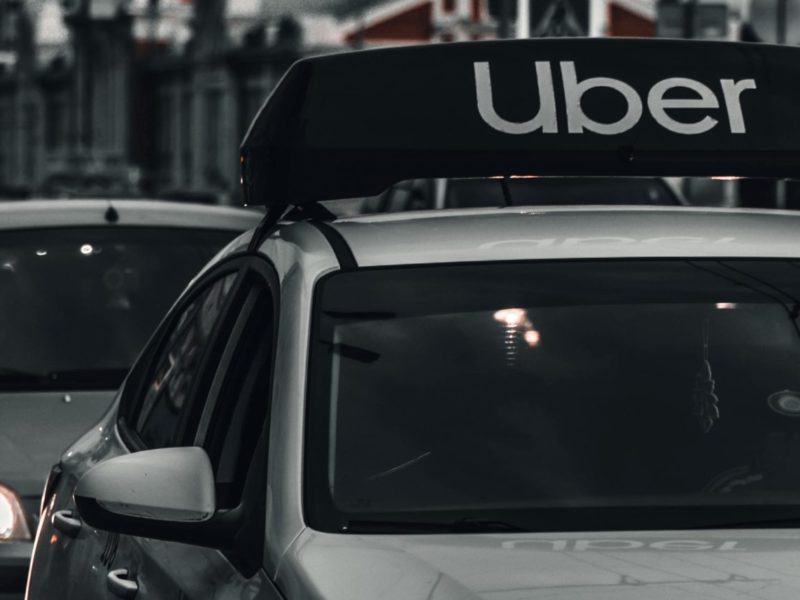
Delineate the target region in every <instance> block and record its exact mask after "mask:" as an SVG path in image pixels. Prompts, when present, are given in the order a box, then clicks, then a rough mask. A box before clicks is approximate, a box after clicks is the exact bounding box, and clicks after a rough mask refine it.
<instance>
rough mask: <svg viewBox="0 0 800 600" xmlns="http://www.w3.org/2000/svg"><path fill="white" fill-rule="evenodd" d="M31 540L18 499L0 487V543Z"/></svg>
mask: <svg viewBox="0 0 800 600" xmlns="http://www.w3.org/2000/svg"><path fill="white" fill-rule="evenodd" d="M29 539H31V532H30V529H28V522H27V521H26V520H25V511H24V510H23V508H22V503H21V502H20V501H19V497H18V496H17V495H16V494H15V493H14V492H13V491H11V490H10V489H8V488H7V487H5V486H4V485H0V543H2V542H11V541H17V540H29Z"/></svg>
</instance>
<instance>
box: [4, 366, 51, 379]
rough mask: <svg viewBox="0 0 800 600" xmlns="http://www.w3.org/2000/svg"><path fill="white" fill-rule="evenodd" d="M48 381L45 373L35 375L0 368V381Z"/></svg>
mask: <svg viewBox="0 0 800 600" xmlns="http://www.w3.org/2000/svg"><path fill="white" fill-rule="evenodd" d="M43 379H44V380H47V379H49V377H48V374H47V373H36V372H34V371H25V370H23V369H15V368H13V367H0V381H8V380H13V381H20V380H21V381H42V380H43Z"/></svg>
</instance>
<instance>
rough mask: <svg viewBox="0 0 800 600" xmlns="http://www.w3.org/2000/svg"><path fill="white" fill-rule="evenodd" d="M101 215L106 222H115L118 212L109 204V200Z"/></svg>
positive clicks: (117, 219)
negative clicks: (104, 211)
mask: <svg viewBox="0 0 800 600" xmlns="http://www.w3.org/2000/svg"><path fill="white" fill-rule="evenodd" d="M103 216H104V217H105V219H106V222H107V223H116V222H117V221H119V213H118V212H117V209H116V208H114V205H113V204H111V202H109V203H108V208H107V209H106V214H105V215H103Z"/></svg>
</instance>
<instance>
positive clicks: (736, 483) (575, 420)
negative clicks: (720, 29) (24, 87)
mask: <svg viewBox="0 0 800 600" xmlns="http://www.w3.org/2000/svg"><path fill="white" fill-rule="evenodd" d="M799 59H800V49H798V48H772V47H769V46H766V45H761V44H725V43H716V44H712V43H703V42H685V41H665V40H649V41H646V40H577V41H576V40H563V39H560V40H519V41H510V42H506V41H503V42H496V43H487V44H483V43H474V44H469V43H467V44H439V45H435V46H430V47H412V48H392V49H383V50H380V51H375V52H370V51H367V52H361V53H351V54H344V53H342V54H338V55H334V56H326V57H314V58H310V59H307V60H304V61H301V62H299V63H297V64H296V65H295V66H294V67H293V68H292V69H291V70H290V71H289V73H287V74H286V76H285V77H284V78H283V79H282V81H281V83H280V84H279V85H278V87H277V88H276V90H274V92H273V94H272V95H271V97H270V99H269V100H268V101H267V103H266V104H265V105H264V107H263V108H262V109H261V111H260V113H259V115H258V116H257V117H256V120H255V121H254V123H253V125H252V126H251V128H250V130H249V132H248V134H247V137H246V138H245V140H244V143H243V145H242V156H241V163H242V168H243V172H242V178H243V183H244V192H245V199H246V201H247V202H248V203H249V204H263V205H266V207H267V212H266V215H265V217H264V220H263V221H262V223H261V224H260V225H259V227H258V228H257V229H255V230H254V231H252V232H251V233H248V234H245V235H244V236H242V237H240V238H238V239H237V241H236V242H234V243H233V244H231V245H229V246H228V247H227V248H226V250H225V251H224V252H223V253H222V254H220V255H218V256H217V257H216V258H215V259H214V260H213V261H212V262H211V263H210V264H209V265H208V266H207V267H206V268H205V269H204V270H203V271H202V273H201V274H200V275H199V276H198V277H197V278H196V279H194V280H193V282H192V283H191V284H190V285H189V287H188V288H187V290H186V291H185V292H184V293H183V295H182V296H181V298H180V300H179V301H178V302H177V303H176V304H175V305H174V306H173V308H172V309H171V310H170V312H169V313H168V315H167V317H166V318H165V319H164V320H163V321H162V323H161V325H160V326H159V328H158V330H157V331H156V333H155V334H154V336H153V337H152V338H151V339H150V341H149V342H148V344H147V346H146V348H145V350H144V351H143V352H142V354H141V355H140V357H139V359H138V360H137V361H136V362H135V363H134V366H133V367H132V369H131V371H130V373H129V374H128V376H127V378H126V379H125V382H124V383H123V385H122V387H121V389H120V391H119V393H118V395H117V397H116V398H115V400H114V402H113V404H112V406H111V408H110V409H109V410H108V412H107V413H106V414H105V415H104V417H103V418H102V420H101V421H100V422H99V423H98V424H97V425H96V426H94V427H93V428H91V429H90V430H88V431H87V432H86V433H85V434H84V436H83V437H82V438H80V439H79V440H78V441H77V442H76V443H75V444H73V445H72V446H71V447H70V448H69V449H68V450H67V451H66V453H65V454H64V455H63V456H62V458H61V461H60V463H59V465H58V467H57V468H56V469H54V470H53V471H52V472H51V475H50V477H49V480H48V484H47V486H46V490H45V494H44V497H43V512H42V516H41V519H40V523H39V528H38V531H37V539H36V544H35V553H34V557H33V560H32V566H31V575H30V578H29V584H28V591H27V596H28V600H46V599H51V598H59V599H65V598H66V599H70V598H75V599H78V598H80V599H90V598H108V597H109V596H110V595H111V596H116V597H120V598H137V599H141V600H145V599H149V598H159V599H160V598H197V599H207V598H215V599H227V598H248V599H270V600H272V599H278V598H281V599H287V600H322V599H324V600H373V599H375V598H382V599H385V600H423V599H435V600H457V599H458V600H465V599H470V600H473V599H486V600H488V599H492V600H500V599H502V600H511V599H512V598H513V599H522V598H525V599H538V598H554V597H559V598H575V599H585V600H589V599H592V600H594V599H600V598H615V599H616V598H621V599H629V598H648V599H653V600H655V599H664V598H675V597H680V598H685V599H700V598H712V597H713V598H734V597H737V596H739V597H744V596H747V597H750V598H760V599H787V600H788V599H789V598H794V597H795V596H796V595H797V591H798V590H799V589H800V573H798V570H797V560H798V557H799V556H800V542H799V541H798V535H797V526H798V523H799V521H798V517H800V479H799V478H798V477H797V474H796V470H797V463H798V461H800V371H799V370H798V369H797V364H798V362H800V325H799V324H798V315H799V314H800V309H799V308H798V306H799V305H800V270H799V269H798V264H800V245H799V244H798V239H800V214H798V213H791V212H786V211H784V212H780V211H758V210H742V211H736V210H728V209H713V208H690V207H665V206H656V207H652V206H650V207H634V206H624V207H619V206H617V207H588V206H587V207H575V206H568V207H547V206H527V207H526V206H516V205H513V206H508V207H503V208H484V209H460V210H442V211H429V212H414V213H409V212H405V213H398V214H389V215H377V216H361V217H353V218H347V219H340V220H333V215H331V214H330V213H329V211H328V210H326V209H325V208H324V207H323V206H321V205H320V203H321V202H322V201H324V200H335V199H340V198H360V197H361V198H363V197H367V196H370V195H375V194H376V193H379V192H380V190H382V189H385V188H386V187H387V186H389V185H393V184H395V183H396V182H399V181H404V180H409V179H418V178H449V177H472V176H475V177H492V176H496V175H497V174H500V175H502V176H503V177H506V176H507V174H513V173H517V174H528V175H537V176H538V175H547V176H551V175H552V176H569V175H585V176H607V177H630V176H640V175H641V176H649V177H669V176H682V175H698V176H724V177H726V178H727V177H739V176H753V175H754V174H756V173H762V174H765V175H770V176H774V177H785V176H787V174H788V173H790V172H797V171H798V170H800V147H798V145H797V144H798V142H797V140H798V139H800V121H798V120H797V119H794V118H792V117H794V114H793V112H792V110H793V109H792V108H791V107H794V106H797V105H798V102H800V97H799V96H800V95H799V94H798V92H797V86H796V81H797V78H798V77H800V60H799ZM576 64H577V65H578V67H577V69H578V72H579V73H580V76H578V75H576ZM490 66H491V68H493V69H494V71H492V74H493V75H496V76H497V79H495V80H494V81H493V84H492V82H491V81H488V80H487V77H488V76H489V71H490ZM556 68H558V69H560V71H561V77H560V79H558V80H553V78H552V70H553V69H556ZM678 74H680V77H678ZM554 81H555V83H554ZM593 88H606V89H600V90H593ZM756 90H758V92H756ZM587 91H596V92H598V93H596V94H590V93H587V94H586V95H585V97H584V95H583V94H584V92H587ZM537 92H538V98H539V102H538V106H537V104H536V103H535V102H532V99H535V98H537ZM556 98H558V100H559V103H560V104H557V103H556ZM643 98H644V99H645V100H643ZM562 101H563V102H562ZM495 103H496V107H495ZM645 103H646V104H645ZM564 105H566V108H567V110H566V113H564V111H562V110H557V107H558V106H561V107H562V108H563V106H564ZM536 111H538V112H536ZM645 111H647V112H645ZM787 111H788V112H787ZM500 113H502V116H501V115H500ZM565 114H566V117H565ZM525 119H527V120H525ZM795 128H797V129H798V131H797V132H795V131H794V129H795ZM778 150H780V153H777V154H776V151H778ZM590 193H591V190H589V191H587V194H590ZM292 221H295V222H292Z"/></svg>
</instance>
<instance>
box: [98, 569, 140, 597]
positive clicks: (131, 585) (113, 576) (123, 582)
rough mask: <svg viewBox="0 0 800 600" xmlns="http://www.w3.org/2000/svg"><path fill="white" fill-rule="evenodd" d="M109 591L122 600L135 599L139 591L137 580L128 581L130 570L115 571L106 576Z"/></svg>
mask: <svg viewBox="0 0 800 600" xmlns="http://www.w3.org/2000/svg"><path fill="white" fill-rule="evenodd" d="M106 583H107V584H108V589H109V591H110V592H111V593H112V594H114V595H115V596H118V597H120V598H129V599H130V598H135V597H136V593H137V592H138V591H139V584H138V583H136V579H135V578H134V579H128V569H114V570H113V571H109V572H108V575H107V576H106Z"/></svg>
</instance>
